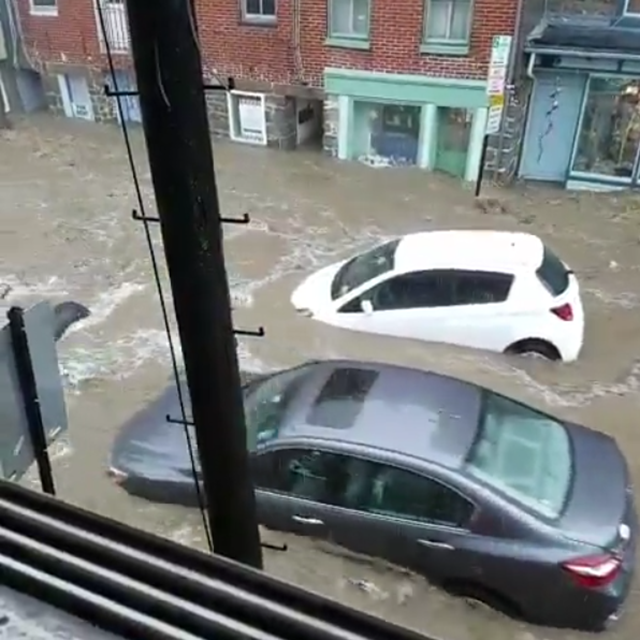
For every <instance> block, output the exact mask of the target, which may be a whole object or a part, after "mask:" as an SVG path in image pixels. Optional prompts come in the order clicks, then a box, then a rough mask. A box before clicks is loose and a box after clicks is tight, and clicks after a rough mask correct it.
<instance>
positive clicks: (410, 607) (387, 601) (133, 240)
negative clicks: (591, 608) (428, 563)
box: [0, 118, 640, 640]
mask: <svg viewBox="0 0 640 640" xmlns="http://www.w3.org/2000/svg"><path fill="white" fill-rule="evenodd" d="M133 138H134V147H135V155H136V159H137V163H138V167H139V172H140V175H141V179H142V183H143V188H144V195H145V198H146V203H145V204H146V207H147V208H148V213H149V214H151V213H152V212H153V198H152V193H151V190H150V186H149V171H148V164H147V161H146V157H145V153H144V148H143V142H142V136H141V135H140V132H139V131H135V132H133ZM0 154H1V157H2V158H3V161H2V162H1V163H0V210H1V211H2V223H1V224H0V285H2V284H4V285H8V287H5V288H6V289H7V291H8V294H7V295H6V297H5V300H4V303H7V304H13V303H25V304H28V303H30V302H32V301H36V300H40V299H42V298H47V299H51V300H53V301H58V300H62V299H65V298H67V299H68V298H72V299H74V300H77V301H79V302H81V303H83V304H86V305H87V306H88V307H89V308H90V309H91V310H92V316H91V317H90V318H88V319H87V320H85V321H83V322H81V323H80V324H79V325H77V326H75V327H74V328H73V330H72V331H71V332H70V333H69V335H68V336H67V337H65V339H64V340H63V341H62V343H61V344H60V359H61V363H62V367H63V372H64V376H65V381H66V385H67V391H68V407H69V417H70V423H71V427H70V434H69V438H68V441H67V442H64V443H61V444H59V445H57V446H56V447H54V451H53V455H54V465H55V475H56V480H57V486H58V491H59V493H60V495H61V496H62V497H63V498H65V499H67V500H70V501H73V502H76V503H78V504H80V505H82V506H84V507H86V508H89V509H93V510H95V511H97V512H100V513H102V514H105V515H109V516H112V517H115V518H117V519H118V520H121V521H124V522H128V523H131V524H132V525H135V526H139V527H144V528H148V529H151V530H153V531H155V532H157V533H159V534H162V535H165V536H168V537H171V538H173V539H174V540H177V541H180V542H183V543H185V544H190V545H195V546H203V545H204V535H203V532H202V528H201V519H200V517H199V515H198V514H197V513H196V512H194V511H189V510H185V509H178V508H171V507H166V506H157V505H151V504H148V503H145V502H142V501H139V500H134V499H133V498H130V497H128V496H126V495H125V494H123V493H122V492H121V491H119V490H118V489H117V488H115V487H114V486H112V484H111V482H110V481H109V480H108V479H107V478H106V477H105V462H106V457H107V453H108V451H109V447H110V445H111V442H112V438H113V435H114V433H115V431H116V429H117V428H118V425H119V424H120V423H121V422H122V421H123V420H124V419H126V418H127V417H128V416H130V415H131V414H132V413H133V412H134V411H135V410H136V409H138V408H139V407H141V406H142V405H143V404H144V403H146V402H148V401H149V400H150V399H151V398H152V397H153V396H154V395H155V394H156V393H157V392H158V391H159V390H160V389H161V388H162V386H163V385H164V384H165V383H166V382H167V380H168V378H169V375H170V367H169V358H168V356H169V351H168V347H167V340H166V336H165V334H164V332H163V329H162V318H161V315H160V310H159V305H158V299H157V292H156V289H155V287H154V284H153V278H152V273H151V268H150V261H149V256H148V252H147V250H146V246H145V243H144V237H143V230H142V229H141V228H140V226H139V225H140V223H137V222H134V221H133V220H132V219H131V216H130V212H131V209H132V208H134V207H137V202H136V201H135V193H134V190H133V183H132V180H131V175H130V172H129V168H128V166H127V163H126V157H125V152H124V148H123V145H122V140H121V136H120V133H119V131H118V130H117V129H116V128H115V127H113V128H112V127H108V126H97V125H86V124H84V123H75V122H68V121H58V120H52V119H49V118H35V119H34V118H31V119H30V120H29V121H26V122H23V123H19V125H18V126H17V127H16V129H15V130H13V131H10V132H6V133H3V134H0ZM215 157H216V168H217V172H218V181H219V189H220V196H221V202H222V206H223V210H224V212H225V214H226V215H229V216H232V215H240V214H242V213H244V212H249V213H250V215H251V216H252V222H251V224H249V225H247V226H246V227H241V226H233V227H228V228H227V229H226V230H225V234H226V235H225V243H226V244H225V246H226V257H227V261H228V270H229V276H230V279H231V282H232V289H233V298H234V306H235V315H236V323H237V324H238V325H239V326H242V327H243V328H245V327H246V328H248V327H251V326H256V325H263V326H264V327H265V328H266V331H267V336H266V337H265V338H263V339H250V340H246V341H243V342H242V343H241V345H240V350H241V360H242V364H243V366H244V367H246V368H250V369H271V368H274V367H278V366H282V365H289V364H294V363H298V362H300V361H303V360H305V359H307V358H310V357H325V358H327V357H338V356H340V357H356V358H367V359H381V360H390V361H394V362H398V363H403V364H410V365H416V366H419V367H423V368H429V369H434V370H437V371H443V372H446V373H451V374H453V375H456V376H460V377H462V378H466V379H470V380H473V381H476V382H479V383H482V384H486V385H490V386H492V387H494V388H496V389H497V390H499V391H502V392H505V393H508V394H512V395H514V396H516V397H518V398H522V399H525V400H527V401H529V402H531V403H533V404H537V405H539V406H541V407H546V408H547V409H551V410H553V411H554V412H557V413H558V414H559V415H561V416H563V417H566V418H572V419H575V420H579V421H581V422H584V423H586V424H588V425H590V426H592V427H595V428H598V429H601V430H603V431H606V432H607V433H610V434H612V435H614V436H615V437H616V438H617V440H618V442H619V443H620V445H621V447H622V448H623V450H624V451H625V453H626V455H627V457H628V460H629V464H630V466H631V468H632V471H633V474H634V476H635V479H636V484H637V485H638V486H640V437H639V436H638V431H637V430H638V414H639V412H640V289H639V288H638V285H637V283H638V281H639V280H640V260H639V257H640V200H638V198H637V197H634V196H632V195H621V194H617V195H595V194H588V193H582V194H580V195H575V194H570V193H566V192H561V191H545V190H542V189H533V188H526V189H525V188H517V189H514V190H509V191H499V190H496V189H492V188H490V187H489V186H487V189H486V196H487V197H485V198H484V200H483V205H482V206H478V204H475V203H474V201H473V197H472V195H471V193H470V192H469V190H468V189H465V188H463V187H461V186H460V183H459V182H457V181H454V180H450V179H448V178H445V177H442V176H437V175H429V174H425V173H424V172H420V171H413V170H391V169H389V170H378V169H371V168H368V167H363V166H359V165H357V164H345V163H340V162H336V161H333V160H330V159H327V158H324V157H321V156H319V155H313V154H311V153H307V152H296V153H291V154H288V153H283V152H273V151H270V150H265V149H256V148H251V147H245V146H241V145H233V144H231V143H227V142H216V143H215ZM449 227H454V228H498V229H510V230H514V229H521V230H525V231H531V232H533V233H537V234H539V235H540V236H541V237H543V238H544V239H545V240H546V241H548V242H549V243H550V244H551V245H552V246H553V247H554V248H556V249H557V251H558V253H559V254H560V255H561V256H563V258H564V259H566V260H567V262H569V263H570V264H571V265H572V267H573V268H574V269H575V270H576V272H577V274H578V277H579V279H580V281H581V285H582V289H583V292H584V299H585V305H586V314H587V328H586V342H585V349H584V353H583V357H582V359H581V361H580V362H578V363H576V364H571V365H562V364H552V363H547V362H544V361H538V360H528V359H509V358H506V357H504V356H500V355H493V354H487V353H481V352H471V351H468V350H463V349H458V348H453V347H445V346H442V345H428V344H420V343H414V342H408V341H400V340H394V339H386V338H381V337H372V336H366V335H361V334H354V333H349V332H346V331H341V330H339V329H334V328H331V327H326V326H322V325H320V324H317V323H314V322H312V321H309V320H308V319H304V318H299V317H296V315H295V314H294V312H293V310H292V309H291V308H290V305H289V301H288V300H289V294H290V292H291V290H292V288H293V287H294V285H295V284H296V283H297V282H298V281H299V280H300V279H301V278H302V277H303V275H304V274H306V273H308V272H309V271H311V270H313V269H315V268H317V267H318V266H320V265H323V264H326V263H328V262H330V261H333V260H335V259H337V258H339V257H342V256H344V255H346V254H349V253H350V252H353V251H355V250H359V249H361V248H364V247H367V246H370V245H372V244H374V243H376V242H379V241H381V240H384V239H386V238H389V237H391V236H394V235H399V234H402V233H405V232H409V231H417V230H426V229H434V228H449ZM154 236H155V237H156V240H157V248H158V251H159V252H161V245H160V238H159V232H158V231H157V230H154ZM165 288H168V287H165ZM159 365H161V366H159ZM266 536H268V538H269V540H271V541H286V542H287V543H288V544H289V547H290V549H289V551H288V552H286V553H277V552H268V554H269V555H268V556H267V558H266V563H267V568H268V570H269V571H271V572H273V573H274V574H276V575H278V576H281V577H283V578H285V579H287V580H290V581H293V582H296V583H299V584H302V585H304V586H305V587H307V588H311V589H315V590H317V591H320V592H323V593H326V594H328V595H329V596H331V597H334V598H338V599H340V600H342V601H347V602H349V603H351V604H352V605H353V606H356V607H360V608H363V609H367V610H369V611H372V612H374V613H376V614H378V615H382V616H384V617H385V618H387V619H391V620H394V621H397V622H399V623H400V624H404V625H407V626H411V627H414V628H417V629H422V630H424V631H428V632H429V633H433V634H436V635H439V636H441V637H443V638H447V639H448V640H474V639H475V638H484V639H486V638H492V640H507V639H509V640H511V639H518V640H524V639H525V638H528V639H529V640H533V639H539V640H543V639H545V640H551V639H557V638H568V639H576V638H580V637H582V634H579V633H574V632H566V631H558V630H554V629H543V628H536V627H531V626H527V625H524V624H522V623H519V622H514V621H511V620H508V619H506V618H504V617H502V616H501V615H499V614H497V613H495V612H493V611H489V610H486V609H484V608H482V607H480V608H471V607H470V606H469V605H467V604H466V603H464V602H462V601H459V600H455V599H452V598H450V597H448V596H445V595H444V594H442V593H441V592H440V591H438V590H436V589H433V588H431V587H429V586H428V585H427V584H426V583H425V581H424V580H423V579H422V578H418V577H415V576H412V575H409V574H407V573H405V572H402V571H399V570H396V569H394V568H390V567H387V566H385V565H384V564H382V563H379V562H374V561H368V560H363V559H361V558H353V557H351V556H350V555H348V554H346V553H344V552H341V551H340V550H339V549H336V548H331V547H330V546H328V545H326V544H322V543H316V542H313V541H309V540H304V539H295V538H293V537H291V536H282V535H279V534H275V533H272V532H270V533H267V534H266ZM634 628H635V629H637V628H640V587H638V586H636V587H635V590H634V591H633V593H632V594H631V597H630V599H629V601H628V604H627V610H626V612H625V616H624V617H623V619H622V621H621V622H620V623H619V624H618V625H617V626H616V627H615V628H614V629H613V630H612V631H611V632H608V633H607V636H609V637H610V638H612V639H615V640H632V638H635V637H636V635H637V631H634Z"/></svg>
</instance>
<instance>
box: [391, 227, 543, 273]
mask: <svg viewBox="0 0 640 640" xmlns="http://www.w3.org/2000/svg"><path fill="white" fill-rule="evenodd" d="M543 252H544V245H543V244H542V240H540V238H538V237H537V236H534V235H532V234H530V233H516V232H511V231H456V230H451V231H424V232H421V233H411V234H409V235H406V236H404V237H403V238H402V239H401V240H400V243H399V244H398V247H397V249H396V254H395V269H396V270H397V271H403V272H404V271H413V270H416V269H454V268H455V269H469V270H471V271H474V270H478V271H498V272H501V273H515V272H516V271H521V270H528V269H533V270H535V269H537V268H538V267H539V266H540V264H541V263H542V256H543Z"/></svg>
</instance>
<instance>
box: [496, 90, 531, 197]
mask: <svg viewBox="0 0 640 640" xmlns="http://www.w3.org/2000/svg"><path fill="white" fill-rule="evenodd" d="M530 91H531V82H530V81H528V80H526V81H523V82H522V83H521V84H520V85H518V86H517V87H515V88H514V89H512V90H511V91H509V93H508V99H507V105H506V109H505V114H504V118H503V120H502V129H501V131H500V133H498V134H496V135H494V136H491V137H490V138H489V146H488V148H487V157H486V159H485V170H486V172H487V177H489V178H491V179H492V180H494V181H496V182H498V183H500V184H510V183H511V182H513V181H514V180H515V178H516V173H517V170H518V160H519V158H520V147H521V145H522V140H523V137H524V130H525V125H526V118H527V104H528V97H529V93H530Z"/></svg>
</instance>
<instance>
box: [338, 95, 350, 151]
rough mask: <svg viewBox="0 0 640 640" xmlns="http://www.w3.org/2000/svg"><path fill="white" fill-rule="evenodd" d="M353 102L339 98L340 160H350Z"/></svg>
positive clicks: (342, 97)
mask: <svg viewBox="0 0 640 640" xmlns="http://www.w3.org/2000/svg"><path fill="white" fill-rule="evenodd" d="M352 114H353V100H352V99H351V98H350V97H349V96H338V160H348V159H349V152H350V149H349V146H350V145H349V141H350V138H351V136H352V135H353V132H352V130H351V127H352V126H353V115H352Z"/></svg>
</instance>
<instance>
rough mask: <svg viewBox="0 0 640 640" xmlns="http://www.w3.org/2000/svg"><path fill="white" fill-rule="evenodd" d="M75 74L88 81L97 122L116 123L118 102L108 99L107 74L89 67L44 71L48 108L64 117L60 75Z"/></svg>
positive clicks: (43, 84) (43, 82)
mask: <svg viewBox="0 0 640 640" xmlns="http://www.w3.org/2000/svg"><path fill="white" fill-rule="evenodd" d="M63 73H74V74H78V73H80V74H82V75H83V76H84V77H85V78H86V80H87V87H88V89H89V96H90V98H91V104H92V106H93V113H94V117H95V119H96V122H115V121H116V120H117V113H116V108H117V107H116V102H115V99H114V98H110V97H108V96H107V95H106V94H105V92H104V85H105V84H106V83H107V77H108V76H107V74H106V73H104V72H102V71H100V70H98V69H91V68H88V67H84V68H83V67H77V66H73V67H69V68H68V69H66V68H56V69H49V70H43V73H42V74H41V77H42V86H43V88H44V92H45V98H46V104H47V108H48V109H49V110H50V111H51V112H52V113H54V114H55V115H64V107H63V104H62V96H61V95H60V87H59V85H58V74H63Z"/></svg>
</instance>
